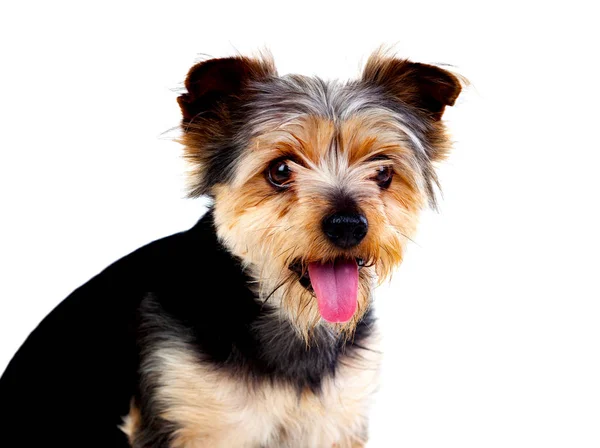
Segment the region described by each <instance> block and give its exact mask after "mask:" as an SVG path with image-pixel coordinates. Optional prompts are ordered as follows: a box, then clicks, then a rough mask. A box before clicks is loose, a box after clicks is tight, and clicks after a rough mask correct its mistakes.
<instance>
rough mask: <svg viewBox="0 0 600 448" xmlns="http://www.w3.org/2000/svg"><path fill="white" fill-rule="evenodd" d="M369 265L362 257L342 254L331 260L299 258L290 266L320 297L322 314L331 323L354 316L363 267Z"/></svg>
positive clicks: (310, 290)
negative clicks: (307, 260) (342, 255)
mask: <svg viewBox="0 0 600 448" xmlns="http://www.w3.org/2000/svg"><path fill="white" fill-rule="evenodd" d="M364 266H365V262H364V259H363V258H360V257H353V258H348V257H338V258H336V259H334V260H328V261H310V262H306V261H302V260H300V259H297V260H295V261H294V262H292V263H291V264H290V265H289V269H290V270H291V271H292V272H294V273H295V274H296V276H297V281H298V282H299V283H300V285H302V287H304V288H305V289H306V290H307V291H309V292H310V293H311V294H312V295H313V296H315V297H316V299H317V303H318V309H319V314H320V315H321V318H322V319H324V320H325V321H327V322H330V323H346V322H348V321H350V320H352V318H353V317H354V315H355V313H356V312H357V308H358V300H359V297H358V296H359V286H360V285H359V282H360V273H359V271H360V270H361V269H362V268H363V267H364Z"/></svg>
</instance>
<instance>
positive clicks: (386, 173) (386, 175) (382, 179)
mask: <svg viewBox="0 0 600 448" xmlns="http://www.w3.org/2000/svg"><path fill="white" fill-rule="evenodd" d="M393 175H394V171H393V170H392V167H391V166H389V165H382V166H378V167H377V174H376V175H375V177H374V180H375V182H377V185H379V187H380V188H387V187H389V186H390V184H391V183H392V176H393Z"/></svg>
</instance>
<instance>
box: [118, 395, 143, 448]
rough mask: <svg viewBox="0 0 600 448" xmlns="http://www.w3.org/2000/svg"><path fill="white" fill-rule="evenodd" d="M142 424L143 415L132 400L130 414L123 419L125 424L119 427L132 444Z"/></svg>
mask: <svg viewBox="0 0 600 448" xmlns="http://www.w3.org/2000/svg"><path fill="white" fill-rule="evenodd" d="M141 422H142V414H141V413H140V410H139V409H138V408H137V406H136V405H135V403H134V401H133V399H132V400H131V405H130V408H129V414H127V415H126V416H125V417H123V424H122V425H121V426H119V429H121V431H123V432H124V433H125V434H126V435H127V439H129V443H130V444H131V443H133V440H134V439H135V434H136V433H137V432H138V431H139V428H140V424H141Z"/></svg>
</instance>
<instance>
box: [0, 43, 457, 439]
mask: <svg viewBox="0 0 600 448" xmlns="http://www.w3.org/2000/svg"><path fill="white" fill-rule="evenodd" d="M185 88H186V92H185V93H183V94H182V95H181V96H179V98H178V102H179V105H180V107H181V112H182V115H183V120H182V137H181V143H182V144H183V145H184V147H185V156H186V157H187V159H189V161H190V162H191V164H192V166H193V171H192V172H191V176H190V179H191V182H190V192H191V193H190V194H191V196H199V195H208V196H209V197H211V198H212V199H213V203H212V206H211V208H210V210H209V212H208V213H207V214H206V215H205V216H204V217H203V218H202V219H201V220H200V221H199V222H198V223H197V224H196V225H195V226H194V227H193V228H191V229H190V230H188V231H186V232H182V233H179V234H176V235H172V236H169V237H167V238H164V239H161V240H158V241H155V242H153V243H151V244H149V245H147V246H145V247H142V248H141V249H139V250H137V251H135V252H133V253H132V254H130V255H128V256H126V257H124V258H122V259H121V260H119V261H117V262H116V263H114V264H113V265H111V266H110V267H108V268H107V269H106V270H104V271H103V272H102V273H100V274H99V275H98V276H96V277H95V278H93V279H92V280H90V281H89V282H88V283H86V284H84V285H83V286H81V287H80V288H79V289H77V290H76V291H75V292H73V293H72V294H71V295H70V296H69V297H68V298H67V299H66V300H64V301H63V302H62V303H61V304H60V305H59V306H58V307H57V308H56V309H55V310H54V311H53V312H52V313H50V314H49V315H48V316H47V317H46V318H45V319H44V320H43V322H42V323H41V324H40V325H39V326H38V328H36V330H35V331H33V333H32V334H31V335H30V336H29V338H28V339H27V341H26V342H25V343H24V344H23V346H22V347H21V349H20V350H19V351H18V352H17V354H16V355H15V356H14V358H13V360H12V361H11V363H10V365H9V366H8V368H7V370H6V372H5V373H4V375H3V377H2V379H1V380H0V409H1V411H2V420H1V421H2V426H3V431H2V432H3V436H2V437H4V438H5V439H6V440H11V439H10V436H9V434H12V435H13V436H14V437H15V439H17V440H18V441H19V442H18V443H16V444H13V446H15V445H18V446H36V447H37V446H61V447H66V446H86V447H88V446H104V447H106V446H117V447H126V446H132V447H136V448H142V447H165V448H166V447H169V448H184V447H185V448H192V447H211V448H215V447H228V448H230V447H362V446H365V444H366V442H367V438H368V410H369V401H370V399H371V397H372V394H373V392H374V391H375V389H376V387H377V376H378V363H379V356H380V354H379V352H378V350H377V331H376V325H375V319H374V317H373V314H372V312H371V309H370V307H369V304H370V302H371V297H372V292H373V288H374V287H375V286H376V285H377V284H378V283H380V282H382V281H384V280H385V279H386V278H388V277H389V275H390V273H391V272H392V270H393V269H394V268H395V267H397V266H398V265H399V263H400V262H401V261H402V257H403V251H404V247H405V245H406V242H407V240H409V239H410V237H411V235H412V234H413V233H414V231H415V226H416V223H417V218H418V214H419V211H420V210H421V209H423V207H425V206H426V205H428V204H430V205H435V195H434V193H435V186H436V184H437V178H436V174H435V171H434V167H433V164H434V163H435V162H437V161H440V160H442V159H443V158H444V157H445V156H446V154H447V152H448V150H449V146H450V143H449V139H448V137H447V135H446V131H445V128H444V125H443V123H442V121H441V118H442V114H443V112H444V109H445V107H446V106H451V105H453V104H454V102H455V100H456V98H457V97H458V95H459V93H460V92H461V82H460V81H459V79H458V78H457V76H455V75H453V74H451V73H449V72H448V71H446V70H443V69H441V68H438V67H436V66H431V65H425V64H420V63H414V62H410V61H408V60H403V59H397V58H394V57H391V56H388V55H386V54H383V53H381V52H378V53H375V54H374V55H373V56H371V57H370V58H369V60H368V62H367V64H366V67H365V68H364V71H363V73H362V76H361V77H360V79H358V80H355V81H351V82H347V83H338V82H325V81H323V80H321V79H319V78H309V77H304V76H297V75H288V76H278V74H277V71H276V69H275V66H274V64H273V62H272V60H271V59H270V58H269V57H265V56H261V57H258V58H248V57H231V58H223V59H211V60H206V61H204V62H201V63H199V64H197V65H195V66H193V67H192V68H191V70H190V71H189V73H188V75H187V78H186V81H185ZM3 445H4V444H3ZM5 446H9V445H5Z"/></svg>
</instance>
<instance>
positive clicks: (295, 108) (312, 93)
mask: <svg viewBox="0 0 600 448" xmlns="http://www.w3.org/2000/svg"><path fill="white" fill-rule="evenodd" d="M254 91H255V95H254V97H253V100H252V101H251V102H250V103H249V104H248V107H249V113H248V117H249V121H248V128H249V129H248V130H249V132H250V133H251V134H252V136H253V137H259V136H261V135H264V134H266V133H273V135H274V136H276V135H281V136H283V137H284V139H285V138H287V137H288V136H291V137H292V140H295V141H293V142H292V143H294V144H296V145H300V146H302V145H303V144H308V143H310V145H304V146H310V151H311V154H310V156H311V157H312V158H314V159H318V158H320V157H322V156H323V155H325V154H326V153H327V152H328V151H331V150H332V149H335V150H342V151H350V152H351V153H353V154H356V152H357V151H358V153H363V152H364V151H365V150H366V149H369V148H371V147H372V143H373V142H374V139H377V140H379V141H382V142H384V143H385V142H387V143H389V141H390V140H394V139H395V140H396V142H398V141H406V142H407V145H408V146H411V147H412V148H413V149H414V150H416V151H419V150H420V149H422V145H421V141H422V136H421V134H422V133H423V131H424V126H425V123H424V122H423V120H420V119H419V118H418V117H417V116H416V115H415V114H414V112H413V111H411V110H410V109H409V108H408V107H405V106H403V105H402V104H401V103H398V102H397V101H394V100H393V99H391V98H389V97H388V96H387V95H386V94H385V93H384V92H382V91H381V90H380V89H379V88H377V87H374V86H371V85H365V84H363V83H360V82H358V81H350V82H346V83H342V82H339V81H324V80H322V79H320V78H310V77H304V76H299V75H289V76H286V77H282V78H277V79H274V80H270V81H269V82H265V83H257V84H256V85H255V86H254ZM307 140H308V141H307ZM306 149H309V148H306Z"/></svg>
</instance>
